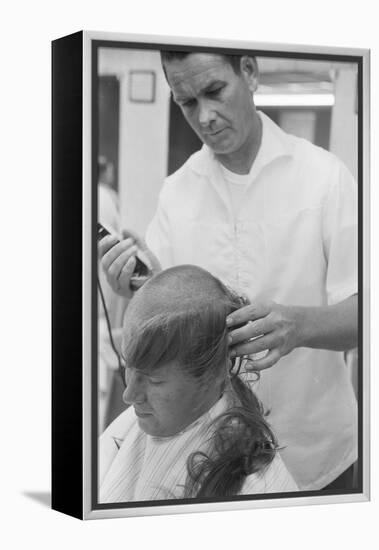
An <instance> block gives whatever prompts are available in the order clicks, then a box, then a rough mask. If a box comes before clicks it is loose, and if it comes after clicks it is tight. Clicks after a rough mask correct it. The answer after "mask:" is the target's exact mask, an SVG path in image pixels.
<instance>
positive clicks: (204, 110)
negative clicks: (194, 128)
mask: <svg viewBox="0 0 379 550" xmlns="http://www.w3.org/2000/svg"><path fill="white" fill-rule="evenodd" d="M215 119H216V113H215V111H214V109H213V107H212V105H211V104H210V103H209V101H207V100H203V101H201V102H200V103H199V124H200V126H203V127H207V126H209V125H210V124H211V123H212V122H213V121H214V120H215Z"/></svg>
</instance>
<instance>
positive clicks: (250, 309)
mask: <svg viewBox="0 0 379 550" xmlns="http://www.w3.org/2000/svg"><path fill="white" fill-rule="evenodd" d="M271 307H272V306H271V303H270V302H257V303H255V304H249V305H248V306H244V307H241V308H240V309H237V310H236V311H233V313H231V314H230V315H228V317H227V318H226V324H227V326H228V327H232V326H235V325H242V324H244V323H247V321H256V320H257V319H261V318H262V317H266V315H268V314H269V313H270V311H271Z"/></svg>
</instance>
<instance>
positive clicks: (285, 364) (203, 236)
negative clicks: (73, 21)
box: [100, 52, 358, 490]
mask: <svg viewBox="0 0 379 550" xmlns="http://www.w3.org/2000/svg"><path fill="white" fill-rule="evenodd" d="M162 64H163V69H164V72H165V75H166V78H167V81H168V84H169V86H170V88H171V92H172V95H173V99H174V101H175V102H176V103H177V104H178V105H179V106H180V108H181V110H182V112H183V114H184V117H185V118H186V120H187V121H188V123H189V124H190V125H191V127H192V128H193V129H194V131H195V132H196V133H197V135H198V136H199V137H200V139H201V140H202V141H203V143H204V145H203V147H202V149H201V150H200V151H198V152H197V153H195V154H194V155H192V156H191V157H190V158H189V159H188V160H187V162H186V163H185V164H184V165H183V166H182V167H181V168H180V169H179V170H178V171H177V172H176V173H175V174H173V175H171V176H170V177H168V178H167V179H166V181H165V183H164V186H163V188H162V191H161V193H160V198H159V203H158V208H157V212H156V214H155V216H154V218H153V220H152V222H151V224H150V226H149V228H148V231H147V235H146V240H147V243H148V247H147V246H146V245H145V244H144V242H143V241H142V240H140V239H139V240H138V241H137V238H136V236H135V235H128V236H127V237H128V238H127V239H126V240H124V241H122V242H121V243H119V244H118V245H116V246H113V245H114V244H115V243H114V242H112V237H109V238H108V240H107V241H106V240H105V239H104V241H103V242H102V248H101V250H100V253H101V254H102V255H104V256H103V259H102V263H103V268H104V270H105V272H106V274H107V277H108V280H109V282H110V284H111V286H112V288H113V289H114V290H115V291H116V292H118V293H119V294H121V295H125V294H127V293H128V292H130V291H129V282H130V276H131V273H132V272H133V269H134V265H135V264H134V262H135V259H134V255H135V252H136V250H137V248H143V249H144V251H145V253H146V254H148V255H149V254H150V251H152V252H153V253H154V254H155V256H156V258H158V260H159V262H158V261H156V258H155V259H154V258H153V257H152V256H150V257H151V258H152V261H153V263H152V270H153V271H156V270H159V269H160V265H161V266H162V267H163V268H167V267H170V266H172V265H178V264H185V263H190V264H196V265H200V266H202V267H204V268H205V269H208V270H209V271H210V272H212V273H214V274H215V275H216V276H218V277H219V278H220V279H222V280H223V281H224V282H226V283H227V284H229V285H230V286H231V287H232V288H234V289H235V290H237V291H239V292H241V294H246V295H248V297H249V298H250V300H251V302H252V305H250V306H247V307H244V308H241V309H240V310H239V311H238V312H235V313H233V314H232V315H231V316H230V317H229V318H228V319H227V324H228V326H229V327H230V344H231V354H232V355H234V356H241V355H252V356H253V357H254V354H257V353H259V352H262V351H264V350H268V351H267V353H266V354H265V355H264V357H262V354H260V355H258V358H257V359H255V360H254V359H253V360H252V361H251V362H250V368H252V369H253V370H256V371H262V373H261V378H260V381H259V382H258V383H257V386H256V387H255V388H254V389H255V391H256V393H257V394H258V395H259V397H260V399H261V400H262V402H263V403H264V405H265V406H266V408H268V409H269V410H270V417H269V418H270V422H271V424H272V426H273V429H274V431H275V433H276V434H277V436H278V439H279V443H280V445H281V446H283V448H284V451H283V458H284V460H285V462H286V465H287V467H288V469H289V470H290V472H291V473H292V475H293V476H294V478H295V480H296V481H297V483H298V485H299V487H300V489H303V490H318V489H322V488H324V487H326V486H329V484H331V483H332V482H333V483H337V485H336V486H338V483H339V481H340V480H342V481H343V484H346V479H349V477H350V476H351V468H352V465H353V464H354V462H355V461H356V459H357V408H356V400H355V396H354V392H353V388H352V385H351V382H350V379H349V375H348V371H347V368H346V365H345V363H344V358H343V353H342V352H344V351H346V350H349V349H351V348H354V347H356V345H357V319H358V311H357V310H358V306H357V242H356V241H357V220H356V214H357V206H356V183H355V182H354V180H353V178H352V176H351V175H350V173H349V172H348V170H347V169H346V167H345V166H344V165H343V164H342V163H341V162H340V161H339V160H338V159H337V158H336V157H335V156H333V155H331V154H330V153H328V152H326V151H324V150H322V149H320V148H318V147H315V146H314V145H312V144H311V143H309V142H307V141H305V140H302V139H300V138H296V137H294V136H290V135H288V134H286V133H285V132H283V131H282V130H281V129H280V128H279V127H278V126H276V125H275V124H274V123H273V122H272V121H271V120H270V119H269V118H268V117H266V116H265V115H264V114H263V113H259V112H257V110H256V108H255V105H254V92H255V90H256V88H257V84H258V68H257V64H256V60H255V58H254V57H250V56H246V55H244V56H223V55H218V54H207V53H185V52H163V53H162ZM241 325H242V326H241ZM274 366H275V368H271V367H274ZM341 476H342V477H341ZM348 486H349V487H351V483H350V485H349V483H348Z"/></svg>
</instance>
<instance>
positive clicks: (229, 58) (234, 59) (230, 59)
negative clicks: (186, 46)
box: [160, 50, 242, 75]
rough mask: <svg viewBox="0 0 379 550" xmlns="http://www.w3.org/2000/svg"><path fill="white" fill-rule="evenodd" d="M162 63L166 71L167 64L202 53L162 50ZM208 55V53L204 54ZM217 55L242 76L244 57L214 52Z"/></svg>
mask: <svg viewBox="0 0 379 550" xmlns="http://www.w3.org/2000/svg"><path fill="white" fill-rule="evenodd" d="M160 53H161V62H162V67H163V70H165V63H166V62H167V63H169V62H170V61H175V60H182V59H185V58H186V57H188V56H189V55H190V54H191V53H201V52H180V51H173V50H161V52H160ZM203 53H208V52H203ZM212 53H215V55H219V56H220V57H222V58H224V59H225V61H226V62H227V63H229V65H231V67H232V69H233V71H234V72H235V73H236V74H238V75H239V74H241V57H242V55H229V54H224V53H218V52H212Z"/></svg>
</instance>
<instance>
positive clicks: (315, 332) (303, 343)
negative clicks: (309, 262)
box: [227, 295, 358, 370]
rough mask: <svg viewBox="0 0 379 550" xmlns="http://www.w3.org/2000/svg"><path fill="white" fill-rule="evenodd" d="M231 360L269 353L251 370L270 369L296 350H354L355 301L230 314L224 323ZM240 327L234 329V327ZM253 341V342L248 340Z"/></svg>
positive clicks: (271, 305)
mask: <svg viewBox="0 0 379 550" xmlns="http://www.w3.org/2000/svg"><path fill="white" fill-rule="evenodd" d="M227 324H228V326H229V328H230V341H231V342H230V345H231V352H232V356H233V355H234V356H241V355H251V354H255V353H258V352H261V351H264V350H269V351H268V353H267V354H266V356H265V357H263V358H262V359H257V360H256V361H254V360H253V361H251V362H250V368H251V369H254V370H263V369H267V368H269V367H272V366H273V365H275V363H277V362H278V361H279V359H280V358H281V357H283V356H284V355H287V354H288V353H290V352H291V351H292V350H294V349H295V348H299V347H309V348H319V349H328V350H334V351H346V350H349V349H352V348H354V347H356V346H357V339H358V297H357V295H354V296H350V297H349V298H347V299H345V300H343V301H342V302H340V303H338V304H334V305H330V306H323V307H297V306H283V305H280V304H276V303H275V302H261V303H256V304H254V305H248V306H245V307H243V308H241V309H239V310H237V311H235V312H233V313H232V314H231V315H230V316H229V317H228V319H227ZM238 325H239V326H240V325H243V326H240V327H239V328H235V329H233V327H235V326H236V327H237V326H238ZM251 338H254V340H251Z"/></svg>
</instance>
